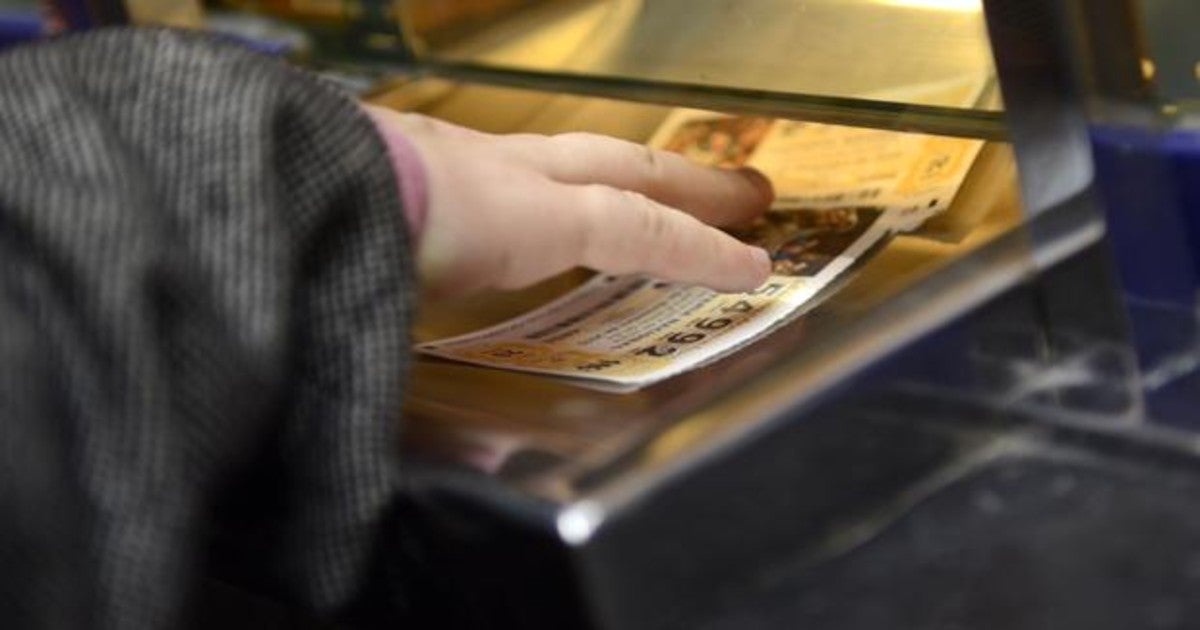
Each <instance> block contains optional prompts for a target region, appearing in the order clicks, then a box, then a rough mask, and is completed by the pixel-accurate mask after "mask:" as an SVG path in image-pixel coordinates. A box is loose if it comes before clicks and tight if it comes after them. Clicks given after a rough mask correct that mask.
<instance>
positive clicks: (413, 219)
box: [368, 110, 429, 244]
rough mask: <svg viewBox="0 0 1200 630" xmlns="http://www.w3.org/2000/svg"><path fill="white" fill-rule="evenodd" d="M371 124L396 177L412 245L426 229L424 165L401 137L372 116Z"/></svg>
mask: <svg viewBox="0 0 1200 630" xmlns="http://www.w3.org/2000/svg"><path fill="white" fill-rule="evenodd" d="M368 113H370V112H369V110H368ZM371 120H373V121H374V122H375V128H376V129H378V130H379V135H380V137H382V138H383V142H384V144H386V145H387V150H388V157H389V158H390V159H391V161H392V171H393V172H395V173H396V182H397V183H398V184H399V185H400V201H401V202H403V203H404V218H405V219H406V220H407V222H408V232H409V234H410V235H411V236H412V241H413V243H414V244H416V243H419V242H420V240H421V233H422V231H423V230H424V229H425V215H426V213H427V211H428V206H429V200H428V197H427V195H428V182H427V180H426V174H425V163H424V162H423V161H421V154H420V153H418V152H417V148H416V147H415V146H413V143H412V142H411V141H409V139H408V138H406V137H404V134H403V133H400V130H398V129H396V128H395V127H393V126H390V125H386V124H384V123H383V121H381V120H379V119H377V118H375V117H374V116H372V117H371Z"/></svg>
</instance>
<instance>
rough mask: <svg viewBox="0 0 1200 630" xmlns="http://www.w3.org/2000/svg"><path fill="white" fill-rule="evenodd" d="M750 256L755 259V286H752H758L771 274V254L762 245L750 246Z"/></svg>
mask: <svg viewBox="0 0 1200 630" xmlns="http://www.w3.org/2000/svg"><path fill="white" fill-rule="evenodd" d="M750 257H751V258H753V259H754V278H753V284H754V286H753V287H751V288H758V285H760V284H762V283H763V282H766V281H767V276H769V275H771V255H770V254H768V253H767V250H765V249H763V248H761V247H750Z"/></svg>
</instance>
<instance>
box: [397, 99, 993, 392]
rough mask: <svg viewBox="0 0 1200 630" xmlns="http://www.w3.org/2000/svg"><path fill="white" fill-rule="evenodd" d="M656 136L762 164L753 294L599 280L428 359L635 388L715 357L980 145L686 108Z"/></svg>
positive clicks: (928, 210) (753, 238)
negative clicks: (769, 193) (766, 182)
mask: <svg viewBox="0 0 1200 630" xmlns="http://www.w3.org/2000/svg"><path fill="white" fill-rule="evenodd" d="M651 144H652V145H653V146H657V147H660V148H664V149H666V150H670V151H676V152H678V153H681V154H683V155H685V156H687V157H689V158H690V159H692V160H694V161H696V162H699V163H702V164H710V165H718V166H724V167H736V166H753V167H755V168H757V169H758V170H760V171H762V172H763V173H764V174H765V175H767V177H768V178H769V179H771V181H772V182H773V183H774V185H775V188H776V193H777V201H776V203H775V204H774V205H773V207H772V209H771V210H770V211H769V212H767V213H766V215H765V216H764V217H762V218H761V219H759V220H758V221H756V222H755V223H754V224H753V225H751V226H749V227H747V228H744V229H741V230H738V231H733V232H732V233H733V234H734V235H735V236H737V237H739V238H741V239H742V240H744V241H746V242H750V243H754V244H757V245H759V246H761V247H763V248H764V249H766V250H767V251H768V252H769V253H770V254H771V259H772V272H773V273H772V274H771V276H770V278H769V279H768V280H767V282H766V283H764V284H763V285H762V286H760V287H759V288H758V289H756V290H754V291H751V292H749V293H742V294H721V293H717V292H714V291H711V290H709V289H706V288H703V287H697V286H687V285H680V284H673V283H668V282H662V281H658V280H655V279H654V278H650V277H646V276H637V275H635V276H613V275H607V274H599V275H596V276H594V277H593V278H592V279H591V280H589V281H587V282H585V283H584V284H582V285H581V286H579V287H578V288H576V289H575V290H573V291H570V292H569V293H567V294H566V295H563V296H562V297H560V298H558V299H556V300H554V301H552V302H550V303H548V304H546V305H544V306H542V307H540V308H537V309H535V310H533V311H530V312H529V313H526V314H524V315H522V316H519V317H517V318H515V319H512V320H509V321H507V322H503V323H501V324H498V325H496V326H492V327H490V328H487V329H484V330H480V331H477V332H473V333H469V334H466V335H462V336H458V337H453V338H449V339H441V340H435V341H431V342H428V343H424V344H420V345H418V347H417V349H418V350H419V351H420V352H422V353H425V354H428V355H432V356H437V357H442V358H445V359H451V360H456V361H462V362H467V363H473V364H477V365H483V366H488V367H494V368H503V369H509V370H517V371H523V372H532V373H537V374H545V375H550V376H555V377H560V378H567V379H570V380H572V381H574V382H576V383H580V384H585V385H587V384H591V385H593V386H602V387H610V388H615V389H623V390H631V389H637V388H639V387H644V386H646V385H649V384H651V383H654V382H657V381H660V380H663V379H666V378H669V377H671V376H674V375H676V374H679V373H682V372H685V371H687V370H690V369H693V368H696V367H698V366H700V365H704V364H707V363H710V362H712V361H714V360H716V359H718V358H720V357H722V356H725V355H726V354H728V353H730V352H733V351H735V350H736V349H738V348H740V347H742V346H744V345H745V344H747V343H750V342H752V341H754V340H755V339H757V338H759V337H761V336H763V335H764V334H766V333H768V332H769V331H770V330H772V329H773V328H774V327H776V326H778V325H780V324H781V323H783V322H786V321H787V320H788V319H789V318H791V317H794V316H795V315H796V314H797V313H798V312H801V311H802V310H803V309H804V308H805V307H806V306H811V302H812V301H813V299H814V297H816V296H818V294H820V293H821V291H822V289H824V288H826V287H827V286H829V285H830V284H831V283H832V282H833V281H834V280H835V279H836V278H838V276H839V275H841V274H843V273H844V272H845V271H846V270H847V269H849V268H850V267H851V266H853V265H854V264H855V262H856V261H858V260H860V259H861V258H863V257H864V256H865V255H867V254H868V252H870V251H873V250H874V249H875V248H876V246H877V245H879V244H880V243H881V242H882V241H883V240H884V239H886V238H888V237H889V236H891V235H893V234H895V233H897V232H902V231H907V230H911V229H914V228H915V227H917V226H919V225H920V223H921V222H922V221H924V220H925V219H927V218H928V217H930V216H932V215H933V214H935V213H937V212H940V211H942V210H944V209H946V208H947V207H949V205H950V203H951V202H952V201H953V198H954V195H955V193H956V192H957V190H958V188H959V186H960V185H961V184H962V181H963V179H964V178H965V176H966V174H967V171H968V170H969V168H970V165H971V162H972V161H973V160H974V157H975V156H976V155H977V154H978V152H979V150H980V148H981V146H982V142H981V141H977V140H969V139H957V138H941V137H932V136H922V135H919V134H909V133H899V132H890V131H879V130H870V129H860V128H851V127H837V126H832V125H821V124H815V123H802V122H793V121H777V120H772V119H769V118H761V117H754V116H724V115H718V114H713V113H708V112H698V111H692V110H680V111H677V112H675V113H674V114H673V115H672V116H670V117H669V118H668V119H667V121H666V123H665V124H664V125H663V126H662V128H660V130H659V132H658V133H656V134H655V137H654V138H653V139H652V141H651Z"/></svg>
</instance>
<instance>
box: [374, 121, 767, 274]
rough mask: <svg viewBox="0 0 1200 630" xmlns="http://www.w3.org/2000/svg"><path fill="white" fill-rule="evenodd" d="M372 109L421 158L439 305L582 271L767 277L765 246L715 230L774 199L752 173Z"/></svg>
mask: <svg viewBox="0 0 1200 630" xmlns="http://www.w3.org/2000/svg"><path fill="white" fill-rule="evenodd" d="M367 108H368V111H369V112H370V113H371V115H372V117H373V118H374V119H375V121H376V123H377V124H378V125H381V126H384V127H385V128H388V129H398V130H399V131H400V132H401V133H402V134H403V135H404V136H405V138H406V139H407V140H409V142H411V143H412V145H413V146H414V147H415V148H416V150H417V152H418V153H419V154H420V156H421V159H422V161H423V162H424V165H425V170H426V185H427V189H426V190H427V194H426V199H427V213H426V217H425V221H424V228H423V233H422V234H421V235H420V243H419V246H418V249H417V256H416V258H417V266H418V274H419V276H420V278H421V281H422V284H423V286H424V288H425V290H426V291H427V292H428V293H429V294H430V295H432V296H434V297H451V296H456V295H462V294H466V293H470V292H472V291H476V290H480V289H485V288H497V289H515V288H520V287H523V286H526V285H529V284H533V283H535V282H538V281H540V280H543V279H545V278H549V277H550V276H553V275H555V274H557V273H559V272H562V271H565V270H567V269H571V268H573V267H576V266H584V267H589V268H591V269H595V270H598V271H603V272H608V273H618V274H623V273H646V274H649V275H652V276H654V277H657V278H661V279H663V280H668V281H673V282H683V283H694V284H701V285H706V286H709V287H711V288H713V289H716V290H719V291H749V290H751V289H753V288H755V287H757V286H758V285H760V284H762V282H763V281H765V280H766V278H767V275H768V274H769V273H770V270H771V264H770V260H769V257H768V256H767V253H766V252H765V251H763V250H762V249H760V248H757V247H752V246H749V245H745V244H743V243H741V242H739V241H737V240H736V239H734V238H733V237H731V236H729V235H728V234H725V233H724V232H722V231H720V230H718V229H716V228H715V227H712V226H732V225H738V224H741V223H745V222H747V221H749V220H751V219H753V218H754V217H756V216H758V215H759V214H761V213H762V212H763V211H764V210H766V208H767V206H768V205H770V202H771V199H772V197H773V194H774V193H773V192H772V190H771V185H770V183H769V182H768V181H767V180H766V178H764V177H763V176H762V175H761V174H759V173H758V172H756V171H753V170H750V169H742V170H736V171H735V170H718V169H714V168H707V167H702V166H697V165H695V164H692V163H690V162H688V161H687V160H686V159H684V158H683V157H681V156H679V155H676V154H674V153H668V152H665V151H658V150H653V149H649V148H647V147H644V146H642V145H638V144H634V143H630V142H625V141H622V140H616V139H613V138H608V137H604V136H598V135H592V134H584V133H568V134H562V135H557V136H541V135H534V134H514V135H503V136H501V135H492V134H486V133H482V132H478V131H474V130H470V129H466V128H464V127H458V126H456V125H452V124H449V123H446V122H442V121H438V120H434V119H432V118H427V117H425V116H420V115H417V114H401V113H398V112H395V111H392V110H388V109H383V108H379V107H372V106H367Z"/></svg>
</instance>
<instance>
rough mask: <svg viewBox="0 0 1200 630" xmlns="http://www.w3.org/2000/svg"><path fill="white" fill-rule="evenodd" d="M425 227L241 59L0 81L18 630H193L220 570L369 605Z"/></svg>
mask: <svg viewBox="0 0 1200 630" xmlns="http://www.w3.org/2000/svg"><path fill="white" fill-rule="evenodd" d="M398 199H399V196H398V195H397V182H396V180H395V179H394V176H393V174H392V172H391V170H390V168H389V162H388V159H387V157H386V153H385V147H384V145H383V144H382V142H381V141H380V139H379V138H378V137H377V136H376V133H375V130H374V128H373V127H372V125H371V123H370V121H369V120H368V119H367V118H366V117H365V116H364V115H363V114H362V113H361V112H360V111H359V109H358V107H357V106H356V105H355V104H354V103H353V102H352V101H351V100H350V99H348V98H346V97H344V96H343V95H341V94H340V93H338V92H337V91H336V90H335V89H333V88H331V87H330V86H327V85H325V84H323V83H322V82H321V81H319V80H317V79H314V78H313V77H311V76H308V75H306V74H304V73H303V72H301V71H298V70H295V69H292V68H289V67H287V66H286V65H284V64H282V63H278V62H275V61H272V60H269V59H265V58H262V57H259V56H257V55H255V54H253V53H250V52H248V51H245V50H243V49H241V48H239V47H237V46H234V45H231V44H221V43H218V42H214V41H211V40H209V39H207V38H205V37H203V36H200V35H192V34H182V33H177V32H171V31H164V30H152V31H132V30H107V31H99V32H95V33H91V34H87V35H83V36H74V37H70V38H66V39H61V40H57V41H51V42H47V43H43V44H38V45H34V46H30V47H26V48H23V49H17V50H14V51H11V52H8V53H6V54H4V55H0V511H2V512H0V624H3V625H4V627H6V628H11V627H14V626H16V627H21V626H22V625H32V626H37V627H75V626H81V627H114V628H117V627H120V628H132V627H163V626H174V625H177V624H178V623H180V622H181V619H180V615H181V614H183V613H181V611H183V610H186V603H187V601H188V599H189V597H190V595H191V594H192V593H193V592H194V589H195V587H196V582H197V576H198V575H200V574H202V573H204V572H205V571H207V570H209V569H210V568H211V564H212V562H213V559H214V558H217V559H219V558H225V559H227V560H228V562H226V563H225V564H226V565H227V566H234V567H236V571H237V572H238V573H239V575H241V576H243V577H246V579H248V580H249V581H251V582H254V583H256V584H259V585H261V586H262V587H263V588H267V589H271V590H273V591H274V592H275V593H276V594H278V595H279V596H281V597H285V598H290V599H292V600H294V601H296V602H300V603H302V604H304V605H308V606H311V607H314V608H315V609H318V610H324V611H332V610H336V609H338V608H339V607H341V606H343V605H344V604H345V603H346V602H348V601H349V600H350V599H351V598H352V597H354V596H355V593H356V592H357V591H358V590H359V589H360V588H361V583H362V577H363V573H364V567H365V566H366V563H367V562H368V561H369V560H371V559H372V558H373V557H374V552H375V550H374V549H373V545H374V544H375V541H376V538H377V536H376V533H377V531H378V528H379V526H380V519H381V518H382V515H383V514H384V512H385V509H386V507H387V505H388V503H389V501H390V500H391V498H392V496H393V493H394V492H395V483H396V481H395V470H394V466H395V462H394V452H395V445H394V429H395V426H394V425H395V422H396V420H397V417H396V416H397V410H398V408H399V402H400V401H399V397H400V393H401V389H400V388H401V385H402V382H403V377H404V372H405V366H406V364H407V352H408V343H407V337H406V334H407V333H406V331H407V328H408V323H409V320H410V318H411V306H410V305H411V302H412V297H411V293H412V287H413V280H412V278H411V277H410V274H411V264H410V260H409V252H408V246H407V242H406V238H407V236H406V231H405V225H404V219H403V214H402V210H401V207H400V205H399V200H398Z"/></svg>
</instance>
